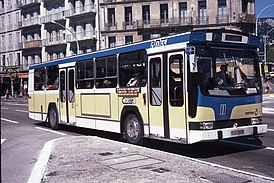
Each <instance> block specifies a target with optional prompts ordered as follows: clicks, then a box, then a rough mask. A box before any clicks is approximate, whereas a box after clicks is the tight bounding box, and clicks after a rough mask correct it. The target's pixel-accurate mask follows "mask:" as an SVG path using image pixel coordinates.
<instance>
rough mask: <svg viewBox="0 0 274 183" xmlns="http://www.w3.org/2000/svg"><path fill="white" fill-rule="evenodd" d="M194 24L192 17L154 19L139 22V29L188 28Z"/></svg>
mask: <svg viewBox="0 0 274 183" xmlns="http://www.w3.org/2000/svg"><path fill="white" fill-rule="evenodd" d="M190 24H192V17H181V18H172V19H171V18H170V19H152V20H137V28H138V29H144V28H157V27H170V26H173V27H174V26H187V25H190Z"/></svg>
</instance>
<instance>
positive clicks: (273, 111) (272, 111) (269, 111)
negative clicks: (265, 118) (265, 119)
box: [263, 107, 274, 114]
mask: <svg viewBox="0 0 274 183" xmlns="http://www.w3.org/2000/svg"><path fill="white" fill-rule="evenodd" d="M263 113H265V114H274V108H268V107H263Z"/></svg>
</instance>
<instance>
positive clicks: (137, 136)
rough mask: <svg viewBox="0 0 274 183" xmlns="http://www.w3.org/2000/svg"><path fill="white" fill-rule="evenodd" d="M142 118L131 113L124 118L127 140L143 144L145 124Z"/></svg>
mask: <svg viewBox="0 0 274 183" xmlns="http://www.w3.org/2000/svg"><path fill="white" fill-rule="evenodd" d="M142 125H143V124H142V122H141V120H140V119H139V118H138V116H136V115H135V114H129V115H127V116H126V118H125V120H124V134H125V137H126V140H127V141H128V142H129V143H131V144H138V145H141V144H142V143H143V134H144V132H143V126H142Z"/></svg>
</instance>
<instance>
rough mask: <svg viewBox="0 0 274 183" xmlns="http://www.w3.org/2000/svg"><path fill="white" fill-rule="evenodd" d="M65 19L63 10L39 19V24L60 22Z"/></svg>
mask: <svg viewBox="0 0 274 183" xmlns="http://www.w3.org/2000/svg"><path fill="white" fill-rule="evenodd" d="M64 18H65V10H62V11H60V12H58V13H52V14H48V15H46V16H44V17H42V18H41V23H46V22H51V21H54V20H61V19H64Z"/></svg>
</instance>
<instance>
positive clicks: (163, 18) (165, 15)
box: [160, 4, 168, 23]
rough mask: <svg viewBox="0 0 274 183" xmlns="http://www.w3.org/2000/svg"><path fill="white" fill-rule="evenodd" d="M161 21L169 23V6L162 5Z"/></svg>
mask: <svg viewBox="0 0 274 183" xmlns="http://www.w3.org/2000/svg"><path fill="white" fill-rule="evenodd" d="M160 19H161V23H167V22H168V4H161V5H160Z"/></svg>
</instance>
